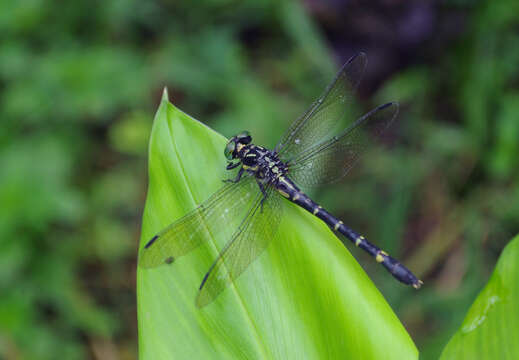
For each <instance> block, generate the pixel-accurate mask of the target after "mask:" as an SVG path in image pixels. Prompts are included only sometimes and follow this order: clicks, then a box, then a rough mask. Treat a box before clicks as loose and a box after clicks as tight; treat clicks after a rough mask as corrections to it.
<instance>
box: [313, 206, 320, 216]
mask: <svg viewBox="0 0 519 360" xmlns="http://www.w3.org/2000/svg"><path fill="white" fill-rule="evenodd" d="M321 209H322V207H320V206H318V207H316V208H315V209H314V212H313V214H314V215H317V213H318V212H319V210H321Z"/></svg>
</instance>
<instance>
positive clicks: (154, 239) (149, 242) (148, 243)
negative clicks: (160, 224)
mask: <svg viewBox="0 0 519 360" xmlns="http://www.w3.org/2000/svg"><path fill="white" fill-rule="evenodd" d="M158 238H159V236H158V235H155V236H154V237H152V238H151V240H150V241H148V242H147V243H146V245H144V248H145V249H147V248H149V247H150V246H151V245H153V243H154V242H155V241H156V240H157V239H158Z"/></svg>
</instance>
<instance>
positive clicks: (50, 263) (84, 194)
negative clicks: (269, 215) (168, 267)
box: [0, 0, 519, 359]
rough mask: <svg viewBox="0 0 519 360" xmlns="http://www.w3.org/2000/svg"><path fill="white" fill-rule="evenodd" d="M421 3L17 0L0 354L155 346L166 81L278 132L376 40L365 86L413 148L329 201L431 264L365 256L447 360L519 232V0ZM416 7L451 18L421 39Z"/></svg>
mask: <svg viewBox="0 0 519 360" xmlns="http://www.w3.org/2000/svg"><path fill="white" fill-rule="evenodd" d="M406 3H407V2H404V1H402V2H398V1H397V2H394V4H393V5H391V4H389V5H388V4H386V5H383V4H378V3H377V6H371V7H367V8H362V5H359V4H356V3H350V2H348V1H346V2H344V3H341V2H323V3H322V4H321V3H320V4H317V3H316V2H313V1H307V2H306V4H305V6H302V4H300V3H297V2H292V1H283V2H277V1H268V0H266V1H262V2H257V1H246V2H235V1H229V0H220V1H214V0H204V1H198V2H196V3H193V2H189V1H180V2H178V1H175V2H173V1H146V2H139V1H134V0H131V1H119V0H116V1H110V2H99V1H93V2H86V1H83V2H58V1H40V0H31V1H23V2H15V1H10V0H7V1H3V2H0V39H1V41H0V89H1V90H0V91H1V93H0V118H1V124H2V126H1V127H0V245H1V248H2V251H1V252H0V357H4V358H8V359H14V358H28V359H29V358H30V359H55V358H58V357H59V358H67V359H81V358H87V357H97V358H110V357H120V358H136V354H137V351H136V347H137V344H136V339H137V336H136V320H135V285H134V278H135V260H136V249H137V240H138V237H139V231H140V230H139V223H140V214H141V211H142V207H143V202H144V196H145V192H146V164H145V155H146V148H147V138H148V136H149V131H150V128H151V120H152V116H153V114H154V112H155V107H156V105H157V104H158V102H159V99H160V93H161V90H162V88H163V86H168V87H169V89H170V93H171V94H172V96H171V100H172V102H173V103H175V105H177V106H178V107H179V108H181V109H182V110H184V111H186V112H187V113H188V114H190V115H192V116H194V117H196V118H198V119H200V120H202V121H203V122H204V123H207V124H209V125H210V126H212V127H214V128H215V129H217V130H218V131H219V132H221V133H223V134H225V135H227V136H231V135H232V134H234V133H236V132H238V131H240V130H242V129H248V130H250V131H251V132H252V133H253V134H254V137H255V140H256V141H257V142H258V143H261V144H266V145H273V144H274V143H275V141H276V139H277V138H278V137H279V136H280V135H281V133H282V132H283V130H284V129H285V128H286V126H287V125H288V123H289V122H290V121H291V120H292V119H294V118H295V117H297V116H298V115H299V114H300V113H301V112H302V111H303V110H304V109H305V107H306V106H307V105H308V104H309V103H310V102H311V100H312V99H313V98H314V97H315V96H317V95H318V94H319V93H320V91H321V90H322V88H323V86H324V85H325V84H326V83H327V82H328V81H329V80H330V79H331V76H332V75H333V73H334V72H335V69H336V68H337V66H338V65H339V63H340V62H342V61H345V60H346V59H347V58H348V57H349V55H352V54H353V53H354V52H356V51H360V50H364V51H366V52H367V53H368V56H369V57H370V60H371V63H370V65H369V68H368V75H367V76H366V82H365V83H366V84H367V85H365V87H364V89H363V90H362V91H361V94H362V99H364V100H365V99H367V98H368V97H369V98H373V99H374V100H376V103H380V102H383V101H389V100H397V101H400V102H401V105H402V107H401V115H400V116H399V121H398V124H397V125H396V126H395V128H394V129H393V131H392V132H391V134H390V135H391V137H392V138H393V140H394V141H393V142H394V143H395V144H396V145H394V146H392V149H391V151H378V152H376V153H373V154H370V156H367V157H366V158H365V160H364V161H363V163H362V165H360V166H358V168H357V169H356V171H354V172H353V173H352V174H351V175H350V176H349V177H348V181H345V182H344V183H342V184H337V185H334V186H331V187H328V188H325V189H321V190H320V191H319V192H318V193H316V194H315V195H316V197H317V198H318V199H319V200H320V202H322V203H323V204H326V206H327V207H329V208H330V209H331V210H334V211H335V212H336V213H337V214H338V215H340V216H341V217H342V218H343V219H345V220H347V221H348V224H349V225H350V226H352V227H353V228H355V229H357V230H358V231H359V232H362V233H365V234H366V235H367V236H369V237H370V239H372V240H373V241H374V242H375V243H377V244H379V245H381V246H382V247H384V248H386V249H388V250H389V251H391V253H393V254H394V255H395V256H399V257H401V258H402V260H404V261H405V262H406V263H407V264H409V267H410V268H412V269H413V270H416V272H417V273H419V274H421V275H423V277H424V280H425V282H426V286H425V287H424V289H423V290H421V291H420V292H412V291H409V290H408V289H405V288H403V287H401V286H399V285H398V284H395V282H394V281H392V280H391V279H389V278H388V277H387V274H386V273H385V272H384V271H380V269H379V268H378V267H377V266H376V264H373V263H372V262H371V261H370V260H369V259H368V258H367V257H365V256H364V255H362V254H360V253H359V252H357V251H355V250H353V252H354V255H355V256H356V257H357V258H358V259H359V261H361V263H362V264H363V265H365V268H366V270H367V271H368V273H369V274H370V275H371V276H372V278H373V279H374V281H375V283H376V284H377V286H378V287H379V288H380V289H381V290H382V292H383V294H384V295H385V296H386V297H387V298H388V301H389V302H390V304H391V305H392V306H393V307H394V309H395V310H396V311H397V314H398V315H399V316H400V318H401V320H402V322H403V323H404V325H405V326H406V327H407V329H408V330H409V332H410V333H411V335H412V336H413V338H414V340H415V341H416V342H417V345H418V348H419V349H420V351H421V352H422V355H423V358H424V359H429V358H430V359H434V358H437V356H438V355H439V354H440V352H441V350H442V348H443V346H444V345H445V344H446V342H447V340H448V339H449V337H450V336H451V335H452V334H453V333H454V332H455V330H456V329H457V328H458V327H459V325H460V324H461V323H462V320H463V317H464V316H465V313H466V311H467V309H468V308H469V306H470V304H471V303H472V301H473V299H474V297H475V295H476V294H477V293H478V291H479V290H480V289H481V288H482V286H483V285H484V284H485V282H486V280H487V279H488V277H489V274H490V272H491V270H492V268H493V267H494V265H495V262H496V259H497V257H498V255H499V252H500V251H501V249H502V248H503V247H504V245H505V244H506V241H507V240H508V239H510V238H511V237H512V236H513V235H514V234H516V233H517V232H518V229H519V220H518V217H517V214H519V201H518V200H517V199H519V174H518V168H519V167H518V162H519V160H518V157H517V153H518V150H519V149H518V147H519V145H518V142H517V140H516V139H517V135H518V134H519V121H518V119H517V116H518V115H517V114H518V110H519V81H518V80H519V67H518V66H517V65H518V64H519V35H518V34H517V31H516V29H517V26H518V23H519V18H517V16H516V14H517V13H519V3H517V2H516V1H514V0H504V1H500V2H492V1H483V2H473V1H460V0H456V1H445V2H442V3H441V4H435V5H434V6H432V5H431V6H430V7H425V8H418V10H416V9H415V8H411V7H412V6H419V5H408V4H406ZM359 6H361V9H358V7H359ZM384 6H386V7H389V8H385V7H384ZM410 9H411V10H412V11H416V13H418V14H419V15H420V14H422V15H423V16H424V19H433V20H430V21H432V27H431V28H430V29H429V30H427V31H425V30H424V31H425V35H424V36H423V39H421V40H420V41H416V42H415V43H414V45H409V44H410V43H411V42H410V41H408V43H406V44H407V45H405V44H404V45H403V43H402V42H399V39H403V38H406V37H405V35H406V34H408V33H413V32H414V31H415V29H419V28H420V26H421V23H420V22H415V23H413V22H410V20H409V18H406V17H401V16H399V14H408V13H413V12H412V11H411V10H410ZM350 10H351V11H350ZM341 11H344V12H346V13H348V14H356V15H358V18H357V17H355V18H354V19H351V18H346V20H345V18H344V17H341V16H340V14H341ZM366 14H368V15H369V16H366ZM413 14H414V13H413ZM424 14H425V15H424ZM428 14H431V16H430V17H427V15H428ZM386 18H387V19H390V20H389V25H388V27H384V26H382V29H384V31H379V32H377V30H376V29H377V26H378V27H379V28H380V24H381V23H384V21H385V19H386ZM383 20H384V21H383ZM350 24H351V25H350ZM346 25H348V26H350V28H349V29H350V30H351V29H353V30H355V29H357V30H358V31H357V32H354V33H351V32H347V31H345V30H344V26H346ZM405 26H407V28H408V30H407V31H403V30H398V29H402V28H404V29H405ZM359 29H360V30H359ZM453 29H454V30H453ZM397 30H398V31H397ZM416 32H418V31H416ZM388 34H396V35H394V36H393V37H390V36H388ZM406 39H407V38H406ZM380 48H383V49H385V50H384V51H385V52H384V51H383V52H381V51H379V49H380ZM345 49H346V50H345ZM347 49H351V50H347ZM370 49H371V50H370ZM333 53H335V54H336V55H335V57H334V55H332V54H333ZM395 54H400V55H398V56H396V55H395ZM369 69H371V70H369ZM377 69H378V70H377ZM369 71H375V73H376V74H378V76H375V75H373V76H371V77H370V76H369ZM382 80H383V81H382ZM380 84H382V85H380ZM363 102H364V101H363ZM364 105H365V104H364ZM372 105H373V104H372ZM366 109H367V107H366ZM194 151H196V150H194Z"/></svg>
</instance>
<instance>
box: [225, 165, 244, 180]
mask: <svg viewBox="0 0 519 360" xmlns="http://www.w3.org/2000/svg"><path fill="white" fill-rule="evenodd" d="M243 171H244V170H243V168H241V169H240V171H238V175H236V177H235V178H234V179H225V180H223V182H225V183H227V182H231V183H237V182H238V181H240V179H241V176H242V175H243Z"/></svg>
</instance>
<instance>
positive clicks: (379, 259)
mask: <svg viewBox="0 0 519 360" xmlns="http://www.w3.org/2000/svg"><path fill="white" fill-rule="evenodd" d="M384 256H387V252H385V251H383V250H380V251H379V252H378V253H377V256H376V257H375V260H377V262H379V263H381V262H382V261H384Z"/></svg>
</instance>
